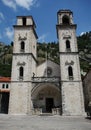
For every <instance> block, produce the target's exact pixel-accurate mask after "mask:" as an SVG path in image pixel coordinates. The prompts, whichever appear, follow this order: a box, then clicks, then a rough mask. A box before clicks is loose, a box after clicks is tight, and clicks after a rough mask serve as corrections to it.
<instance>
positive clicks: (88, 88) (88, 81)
mask: <svg viewBox="0 0 91 130" xmlns="http://www.w3.org/2000/svg"><path fill="white" fill-rule="evenodd" d="M83 90H84V99H85V110H86V111H87V112H88V111H90V112H91V69H90V70H89V71H88V73H87V74H86V75H85V76H84V77H83Z"/></svg>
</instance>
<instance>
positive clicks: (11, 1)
mask: <svg viewBox="0 0 91 130" xmlns="http://www.w3.org/2000/svg"><path fill="white" fill-rule="evenodd" d="M2 2H3V3H4V4H5V5H6V6H8V7H11V8H13V9H14V10H16V8H17V6H20V7H23V8H25V9H27V10H30V9H31V7H32V6H34V5H35V4H37V0H2Z"/></svg>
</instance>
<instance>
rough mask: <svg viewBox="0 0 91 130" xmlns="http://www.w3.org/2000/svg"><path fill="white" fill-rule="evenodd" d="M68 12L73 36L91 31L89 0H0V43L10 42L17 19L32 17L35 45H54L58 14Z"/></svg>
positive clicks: (90, 1)
mask: <svg viewBox="0 0 91 130" xmlns="http://www.w3.org/2000/svg"><path fill="white" fill-rule="evenodd" d="M61 9H70V10H71V11H72V12H73V18H74V23H75V24H77V30H76V35H77V36H79V35H80V34H82V33H83V32H89V31H91V0H0V42H3V43H5V44H10V43H11V41H13V35H14V29H13V25H16V16H27V15H32V16H33V19H34V21H35V23H36V32H37V35H38V42H54V41H55V42H57V41H58V39H57V34H56V24H57V12H58V11H59V10H61Z"/></svg>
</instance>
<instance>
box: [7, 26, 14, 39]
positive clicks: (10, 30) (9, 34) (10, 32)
mask: <svg viewBox="0 0 91 130" xmlns="http://www.w3.org/2000/svg"><path fill="white" fill-rule="evenodd" d="M5 32H6V33H5V35H6V36H7V37H8V39H9V40H13V35H14V32H13V29H12V28H9V27H7V28H5Z"/></svg>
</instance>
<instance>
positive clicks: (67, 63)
mask: <svg viewBox="0 0 91 130" xmlns="http://www.w3.org/2000/svg"><path fill="white" fill-rule="evenodd" d="M65 65H74V61H72V60H71V62H68V61H66V62H65Z"/></svg>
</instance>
